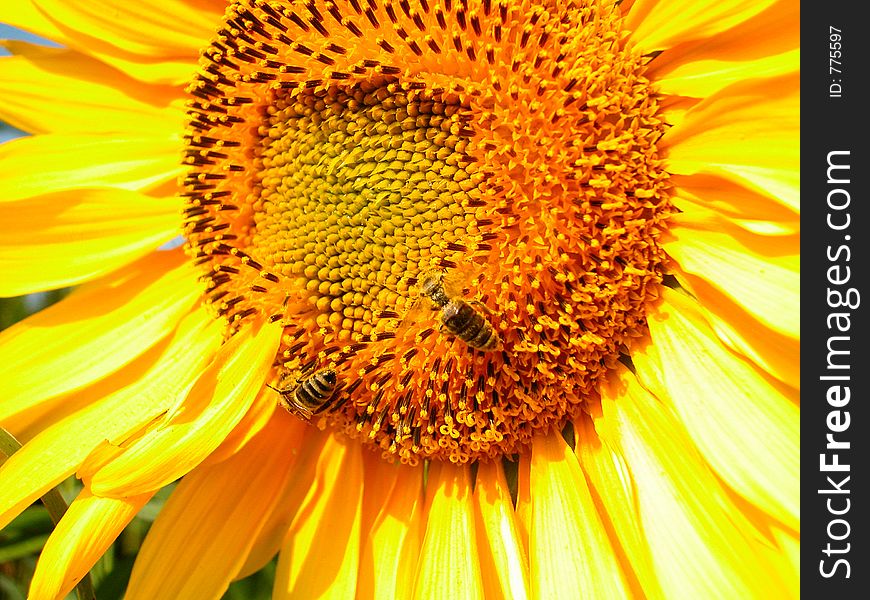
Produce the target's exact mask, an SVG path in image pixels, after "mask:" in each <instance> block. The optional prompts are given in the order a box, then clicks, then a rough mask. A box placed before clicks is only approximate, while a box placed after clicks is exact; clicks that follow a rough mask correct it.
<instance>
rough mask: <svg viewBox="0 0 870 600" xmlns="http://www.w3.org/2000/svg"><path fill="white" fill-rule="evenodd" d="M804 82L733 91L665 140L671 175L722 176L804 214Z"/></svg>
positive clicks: (791, 78) (756, 84) (754, 83)
mask: <svg viewBox="0 0 870 600" xmlns="http://www.w3.org/2000/svg"><path fill="white" fill-rule="evenodd" d="M799 134H800V78H799V77H798V76H796V75H788V76H783V77H771V78H766V79H762V80H750V81H748V82H744V83H740V84H735V85H731V86H729V87H727V88H725V89H723V90H722V91H721V92H719V93H718V94H716V95H714V96H711V97H710V98H708V99H707V100H705V101H703V102H701V103H699V104H698V105H697V106H695V107H694V108H692V109H691V110H689V111H688V112H687V113H686V114H685V115H684V117H683V118H682V120H681V121H680V122H679V123H678V124H677V125H676V126H675V127H673V128H672V129H670V130H669V131H668V132H667V133H666V134H665V136H664V137H663V138H662V146H663V148H665V149H667V150H668V161H667V169H668V171H669V172H671V173H677V174H681V175H692V174H696V173H701V174H707V175H710V174H712V175H718V176H720V177H724V178H725V179H728V180H731V181H734V182H736V183H739V184H741V185H743V186H746V187H749V188H750V189H753V190H757V191H759V192H760V193H763V194H765V195H767V196H769V197H770V198H773V199H774V200H777V201H779V202H781V203H782V204H784V205H785V206H787V207H789V208H791V209H792V210H794V211H796V212H799V211H800V144H799V143H798V141H799Z"/></svg>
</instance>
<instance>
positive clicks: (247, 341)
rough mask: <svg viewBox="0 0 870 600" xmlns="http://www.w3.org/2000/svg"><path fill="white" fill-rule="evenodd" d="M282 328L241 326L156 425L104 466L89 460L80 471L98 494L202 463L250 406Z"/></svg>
mask: <svg viewBox="0 0 870 600" xmlns="http://www.w3.org/2000/svg"><path fill="white" fill-rule="evenodd" d="M281 332H282V328H281V327H280V326H279V325H277V324H267V325H264V326H263V327H261V328H260V330H259V332H257V333H256V334H254V333H253V332H252V331H251V329H249V328H248V329H244V330H243V331H241V332H239V333H237V334H236V335H235V336H233V337H232V338H230V340H229V341H228V342H226V343H225V344H224V345H223V346H222V347H221V348H220V350H219V351H218V354H217V356H216V357H215V360H214V361H213V362H212V364H211V365H210V366H209V367H208V369H206V370H205V371H204V372H203V373H202V375H201V376H200V378H199V380H198V381H197V382H196V385H194V386H193V389H192V390H191V391H190V394H189V395H188V397H187V398H186V399H185V401H184V402H182V403H180V404H178V405H176V406H175V407H174V408H173V410H172V411H171V413H170V414H169V415H167V417H166V418H165V420H164V421H163V422H162V423H160V424H158V425H157V427H155V428H153V429H152V430H151V431H148V432H146V433H145V434H144V435H142V436H141V437H139V438H138V439H135V440H134V441H132V442H130V443H129V445H126V443H125V446H126V447H125V449H124V450H123V451H122V452H121V453H120V454H118V455H117V456H115V457H114V458H112V459H111V460H110V462H108V463H107V464H105V465H104V466H98V464H97V463H98V460H89V461H88V463H87V464H85V465H84V466H83V468H82V470H81V474H82V475H83V479H84V480H85V481H86V482H88V483H89V485H90V487H91V490H93V492H94V493H95V494H99V495H101V496H128V495H130V494H139V493H143V492H146V491H148V490H155V489H158V488H161V487H163V486H164V485H166V484H168V483H170V482H172V481H175V480H176V479H178V478H180V477H182V476H183V475H184V474H186V473H187V472H189V471H191V470H192V469H193V468H194V467H196V466H197V465H198V464H199V463H201V462H202V461H203V460H204V459H205V458H206V457H207V456H208V455H209V454H210V453H211V452H213V451H214V450H215V448H217V447H218V446H219V445H220V444H221V442H222V441H223V440H224V439H225V438H226V437H227V435H229V433H230V431H232V430H233V428H234V427H235V426H236V424H237V423H238V422H239V420H240V419H241V418H242V416H243V415H244V414H245V412H247V410H248V408H249V407H250V406H251V403H252V402H253V399H254V397H255V396H256V394H257V392H258V391H259V390H260V388H261V387H262V385H263V382H264V381H265V379H266V376H267V375H268V373H269V371H270V370H271V368H272V361H273V360H274V359H275V353H276V352H277V350H278V342H279V341H280V337H281Z"/></svg>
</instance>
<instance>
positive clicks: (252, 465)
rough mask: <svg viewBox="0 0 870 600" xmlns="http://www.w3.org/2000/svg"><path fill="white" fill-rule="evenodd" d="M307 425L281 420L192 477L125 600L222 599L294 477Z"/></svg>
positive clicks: (161, 521) (150, 543)
mask: <svg viewBox="0 0 870 600" xmlns="http://www.w3.org/2000/svg"><path fill="white" fill-rule="evenodd" d="M304 426H305V425H304V424H303V423H301V422H300V421H298V420H297V419H294V418H292V417H291V416H290V415H287V414H280V413H279V414H276V415H275V418H274V419H273V420H272V421H270V423H269V424H268V425H267V426H266V428H265V429H263V430H262V431H261V432H260V433H259V434H258V435H256V436H255V437H254V438H253V439H252V440H251V442H250V443H249V444H248V445H247V446H245V447H244V448H243V449H242V450H240V451H239V452H238V453H236V454H234V455H233V456H230V457H229V458H227V459H226V460H224V461H223V462H220V463H217V464H214V465H210V466H201V467H198V468H196V469H194V470H193V471H191V472H190V473H188V474H187V475H186V476H185V477H184V479H182V480H181V483H180V484H179V485H178V486H177V487H176V488H175V490H174V491H173V492H172V495H171V496H170V497H169V500H168V501H167V502H166V504H165V505H164V507H163V509H162V510H161V511H160V514H159V515H158V517H157V520H156V521H155V522H154V525H153V526H152V527H151V529H150V531H149V532H148V536H147V537H146V538H145V543H144V544H143V545H142V549H141V550H140V552H139V556H138V557H137V558H136V565H135V567H134V568H133V574H132V575H131V578H130V585H129V586H128V588H127V593H126V596H125V598H127V599H128V600H134V599H136V598H199V599H205V598H216V599H217V598H220V597H221V596H222V594H223V593H224V592H225V591H226V588H227V586H229V584H230V581H232V579H233V577H234V576H235V574H236V573H237V572H238V570H239V569H240V568H241V566H242V564H243V563H244V561H245V557H246V556H247V554H248V552H249V550H250V549H251V546H252V545H253V544H254V540H256V539H257V537H258V536H259V534H260V532H261V531H262V528H263V526H264V525H265V521H266V519H267V517H268V515H269V514H270V513H271V511H272V509H273V508H274V507H275V504H276V503H277V502H278V500H279V498H280V497H281V491H282V490H283V489H284V487H285V486H286V485H287V482H288V480H289V479H290V478H291V477H292V476H293V470H292V469H291V468H288V467H290V466H292V464H293V461H294V458H293V451H294V448H295V447H296V446H297V445H298V444H299V440H300V434H301V430H302V428H303V427H304ZM192 565H196V568H191V566H192Z"/></svg>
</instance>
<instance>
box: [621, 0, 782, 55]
mask: <svg viewBox="0 0 870 600" xmlns="http://www.w3.org/2000/svg"><path fill="white" fill-rule="evenodd" d="M770 4H772V0H763V1H760V2H751V1H749V0H720V1H719V2H716V3H714V4H705V3H700V2H692V1H691V0H669V1H668V2H661V1H660V0H636V1H635V2H634V3H633V4H632V5H631V8H630V9H629V12H628V15H626V18H625V24H626V28H627V29H628V30H629V31H631V39H632V40H633V41H634V43H635V44H636V45H637V46H638V47H639V48H640V49H641V50H643V51H646V52H652V51H654V50H664V49H666V48H669V47H671V46H674V45H676V44H679V43H683V42H688V41H693V40H697V39H703V38H706V37H709V36H712V35H714V34H716V33H719V32H721V31H725V30H727V29H730V28H731V27H734V26H736V25H739V24H740V23H742V22H743V21H746V20H748V19H750V18H752V17H753V16H754V15H756V14H758V13H759V12H761V11H762V10H764V9H765V8H766V7H767V6H769V5H770Z"/></svg>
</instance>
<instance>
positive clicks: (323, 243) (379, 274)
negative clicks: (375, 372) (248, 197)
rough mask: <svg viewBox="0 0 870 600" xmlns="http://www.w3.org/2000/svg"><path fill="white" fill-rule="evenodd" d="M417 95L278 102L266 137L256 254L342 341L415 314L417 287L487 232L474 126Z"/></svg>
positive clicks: (391, 91) (310, 96)
mask: <svg viewBox="0 0 870 600" xmlns="http://www.w3.org/2000/svg"><path fill="white" fill-rule="evenodd" d="M409 92H411V90H408V89H405V86H403V85H402V84H400V83H398V82H396V81H390V80H389V79H381V80H367V81H365V82H362V83H359V84H355V85H351V86H335V85H333V86H330V87H328V88H326V89H322V90H320V91H304V92H301V93H295V94H294V93H286V92H281V93H277V94H275V97H274V99H272V100H271V102H270V104H269V106H268V108H267V111H266V117H265V124H264V125H263V126H262V129H261V132H260V134H261V147H260V151H259V159H258V160H257V162H256V163H255V164H256V167H257V168H256V174H257V175H256V177H257V184H258V189H257V191H256V194H257V195H258V196H259V198H261V200H262V206H261V207H259V209H258V210H257V212H256V213H255V214H254V224H255V227H254V234H253V238H252V245H253V246H255V247H257V248H258V249H259V253H260V254H263V255H265V256H267V257H268V260H269V263H270V266H271V267H272V270H273V272H275V273H278V274H280V275H282V276H284V277H285V278H287V279H288V280H289V281H291V282H292V285H293V286H295V288H296V289H297V290H300V291H301V290H304V292H303V293H304V295H305V296H306V297H307V299H308V300H309V302H310V303H311V305H312V306H314V307H315V308H316V310H317V316H316V320H317V322H318V324H319V325H321V326H322V327H325V328H332V329H334V330H335V334H336V336H337V338H338V339H339V340H342V341H346V340H351V339H354V334H355V333H357V334H361V335H362V336H368V335H369V334H371V333H372V331H374V329H375V327H376V326H377V322H378V315H380V314H383V313H384V311H388V312H398V313H403V312H405V310H406V308H407V304H408V299H409V297H410V296H409V282H410V281H412V279H413V278H415V277H416V276H417V274H418V273H419V272H420V271H421V270H425V269H427V268H432V267H435V266H437V265H438V264H439V263H440V261H442V260H443V258H444V257H445V255H446V253H447V250H448V248H456V247H459V246H462V245H463V243H464V242H465V241H466V240H468V239H470V238H471V237H473V236H474V235H475V234H476V232H477V227H476V225H475V224H474V218H473V215H470V214H468V212H467V208H466V207H467V205H468V203H469V201H470V200H471V198H472V195H473V194H470V193H469V191H470V190H471V191H473V190H474V188H475V187H476V185H477V181H478V180H479V178H477V177H473V173H474V169H473V165H472V164H471V163H472V161H473V160H474V159H472V158H471V157H469V156H468V155H466V154H464V153H463V149H464V148H465V146H466V144H467V142H466V138H464V137H462V136H463V134H466V135H467V133H470V132H469V131H468V130H466V129H465V128H464V127H463V124H462V121H463V117H465V119H464V120H468V119H467V117H469V116H470V115H467V114H466V115H463V114H462V110H461V106H459V104H458V103H456V102H453V103H450V102H444V101H443V100H441V99H439V100H438V101H435V100H433V99H432V97H431V95H430V94H426V93H423V92H421V91H419V90H418V91H416V92H414V93H409ZM409 96H410V97H409ZM357 337H358V336H357Z"/></svg>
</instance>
